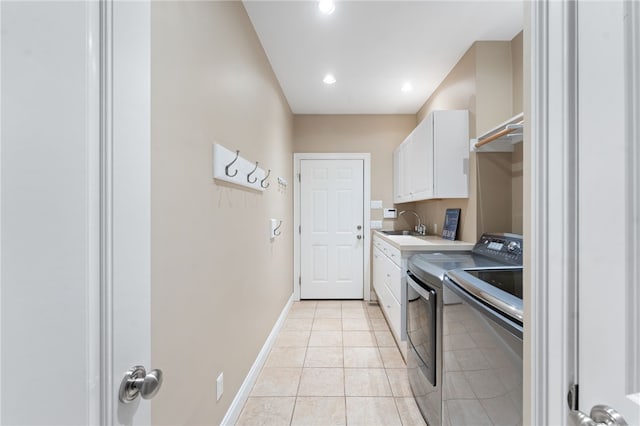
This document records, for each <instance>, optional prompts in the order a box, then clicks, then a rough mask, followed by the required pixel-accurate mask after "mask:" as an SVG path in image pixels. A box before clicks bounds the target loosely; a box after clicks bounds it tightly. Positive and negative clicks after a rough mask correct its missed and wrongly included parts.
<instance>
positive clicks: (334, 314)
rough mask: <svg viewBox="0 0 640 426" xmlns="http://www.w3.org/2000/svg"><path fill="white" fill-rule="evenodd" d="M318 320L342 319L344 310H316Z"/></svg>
mask: <svg viewBox="0 0 640 426" xmlns="http://www.w3.org/2000/svg"><path fill="white" fill-rule="evenodd" d="M316 318H342V309H340V308H318V309H316Z"/></svg>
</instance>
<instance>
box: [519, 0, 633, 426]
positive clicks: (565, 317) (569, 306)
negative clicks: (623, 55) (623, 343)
mask: <svg viewBox="0 0 640 426" xmlns="http://www.w3.org/2000/svg"><path fill="white" fill-rule="evenodd" d="M577 7H579V2H573V1H570V0H562V1H540V2H528V3H526V5H525V17H526V18H525V43H524V45H525V54H524V58H525V61H527V62H526V63H525V64H524V69H525V90H524V92H525V105H524V107H525V117H530V120H529V123H528V124H529V125H528V126H526V127H525V141H526V142H525V154H524V156H525V171H524V182H525V196H524V212H525V224H524V234H525V239H526V240H527V241H528V244H527V245H528V247H529V250H527V251H526V252H525V263H524V265H525V278H524V279H525V312H527V313H528V314H527V316H526V318H525V323H526V324H528V327H527V328H528V333H527V334H526V335H525V342H524V344H525V347H524V357H525V358H524V383H523V385H524V413H523V414H524V417H523V418H524V421H525V423H527V422H528V423H530V424H565V423H566V422H567V420H568V414H569V407H568V404H567V392H568V390H569V385H570V384H573V383H576V382H577V380H578V361H577V359H578V358H577V355H578V354H577V348H578V346H577V344H578V340H577V336H578V334H577V319H576V317H577V314H578V312H577V303H578V298H577V295H578V288H579V287H578V274H577V271H578V256H576V253H577V251H576V250H577V247H578V237H579V235H578V207H577V206H578V201H579V200H578V192H577V183H578V180H577V178H578V167H579V164H578V162H577V155H576V154H577V152H578V148H579V139H578V111H577V99H578V95H579V94H578V92H577V81H578V80H577V78H578V69H577V52H578V50H577V49H578V37H577V19H578V18H577ZM627 7H629V8H630V10H631V11H632V13H630V15H631V16H632V17H633V18H632V19H633V25H627V28H626V29H625V31H626V32H627V34H626V37H627V44H626V46H625V49H626V50H627V56H629V58H631V60H630V63H628V64H627V70H626V71H627V78H629V79H630V83H631V84H632V87H635V90H632V91H631V92H632V94H631V96H629V97H628V99H627V100H626V102H627V103H628V105H629V107H630V109H629V111H631V112H633V111H636V114H637V111H639V110H640V109H639V107H640V94H639V93H638V92H639V89H638V82H637V81H633V76H634V75H635V76H636V80H637V72H638V70H639V69H640V66H639V62H640V57H639V55H638V54H637V46H635V45H634V42H633V41H632V40H633V37H632V34H631V31H638V27H640V19H639V18H638V15H639V13H638V5H635V4H634V2H627ZM636 37H637V34H636ZM527 49H530V51H529V52H527V51H526V50H527ZM634 49H635V50H634ZM631 52H633V53H634V55H630V54H629V53H631ZM634 72H635V73H636V74H634ZM529 95H530V97H531V98H530V99H527V96H529ZM629 122H630V123H629V125H628V128H627V129H626V139H627V141H626V143H627V146H628V149H629V154H630V155H629V156H628V164H627V167H628V168H629V170H630V172H629V175H628V176H627V181H628V182H629V185H628V187H627V198H628V199H629V200H630V203H629V205H630V206H631V208H630V209H628V210H629V211H628V212H627V215H626V218H625V221H626V229H628V235H627V247H626V250H627V260H626V263H627V266H628V267H627V276H628V279H627V281H628V282H629V283H634V282H635V283H637V282H638V280H639V279H640V272H639V269H638V267H637V265H635V264H634V262H633V261H632V260H633V259H634V256H635V258H637V256H638V253H640V246H639V244H640V227H639V225H638V223H636V222H634V218H636V219H635V220H637V218H638V214H639V213H640V206H639V198H640V197H639V196H638V191H639V190H640V179H639V175H638V167H640V149H638V147H637V146H635V144H634V140H637V137H638V135H640V125H639V124H638V123H637V122H636V123H634V122H633V120H629ZM534 283H535V285H533V284H534ZM633 287H634V286H633V285H629V293H630V294H629V297H628V298H627V303H629V304H630V305H629V306H635V307H636V308H637V307H640V292H639V291H638V289H634V288H633ZM629 311H630V312H631V314H630V316H633V315H635V318H629V321H634V320H635V321H636V322H635V324H637V320H638V313H637V309H636V310H634V309H629ZM638 331H639V330H637V329H636V330H630V332H629V334H630V336H629V339H631V340H630V341H633V342H634V343H633V344H632V345H630V349H629V351H628V353H627V360H628V362H629V368H630V369H631V370H632V371H633V372H634V373H635V374H632V376H634V377H630V378H629V383H628V388H629V391H631V389H638V385H639V382H640V377H639V376H640V374H639V372H640V361H639V360H638V356H640V338H638V336H637V333H638Z"/></svg>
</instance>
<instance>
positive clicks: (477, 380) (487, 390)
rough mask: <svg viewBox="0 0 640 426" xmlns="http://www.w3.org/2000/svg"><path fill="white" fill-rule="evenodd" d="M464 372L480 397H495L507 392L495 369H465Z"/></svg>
mask: <svg viewBox="0 0 640 426" xmlns="http://www.w3.org/2000/svg"><path fill="white" fill-rule="evenodd" d="M464 374H465V376H466V377H467V380H468V381H469V384H470V385H471V389H472V390H473V392H474V393H475V394H476V396H477V397H478V398H495V397H497V396H501V395H505V394H506V393H507V389H506V388H505V386H504V385H503V384H502V382H501V381H500V377H498V376H497V375H496V373H495V371H494V370H480V371H465V373H464Z"/></svg>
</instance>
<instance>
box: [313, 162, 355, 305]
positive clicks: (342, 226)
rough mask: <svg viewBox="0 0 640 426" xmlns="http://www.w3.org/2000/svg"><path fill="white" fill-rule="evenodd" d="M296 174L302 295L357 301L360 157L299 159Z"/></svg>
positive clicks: (314, 297)
mask: <svg viewBox="0 0 640 426" xmlns="http://www.w3.org/2000/svg"><path fill="white" fill-rule="evenodd" d="M300 173H301V183H300V206H301V207H300V211H301V216H300V224H301V239H300V241H301V250H300V256H301V257H300V263H301V281H302V282H301V293H300V294H301V298H303V299H361V298H362V297H363V265H364V263H363V253H364V250H363V248H364V244H363V241H364V238H363V199H364V198H363V161H362V160H301V162H300ZM358 226H360V229H358ZM358 236H360V238H358Z"/></svg>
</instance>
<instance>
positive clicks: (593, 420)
mask: <svg viewBox="0 0 640 426" xmlns="http://www.w3.org/2000/svg"><path fill="white" fill-rule="evenodd" d="M569 417H571V421H572V422H573V424H574V425H575V426H605V425H607V426H628V425H627V421H626V420H625V419H624V417H622V415H621V414H620V413H618V412H617V411H616V410H614V409H613V408H611V407H609V406H606V405H595V406H594V407H593V408H592V409H591V413H590V415H586V414H585V413H583V412H582V411H578V410H571V412H570V413H569Z"/></svg>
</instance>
